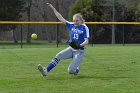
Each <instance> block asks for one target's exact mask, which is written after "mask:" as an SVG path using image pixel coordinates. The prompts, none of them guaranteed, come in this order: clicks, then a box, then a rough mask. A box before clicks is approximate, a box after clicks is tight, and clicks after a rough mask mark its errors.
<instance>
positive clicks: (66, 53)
mask: <svg viewBox="0 0 140 93" xmlns="http://www.w3.org/2000/svg"><path fill="white" fill-rule="evenodd" d="M68 58H72V49H71V48H70V47H68V48H66V49H64V50H62V51H60V52H59V53H58V54H57V55H56V56H55V57H54V58H53V59H52V60H51V62H50V64H48V66H47V67H43V66H42V65H40V64H39V65H38V69H39V71H40V72H41V73H42V75H43V76H46V75H47V73H48V72H49V71H50V70H51V69H53V68H54V67H55V66H56V65H57V64H58V63H59V61H60V60H61V59H68Z"/></svg>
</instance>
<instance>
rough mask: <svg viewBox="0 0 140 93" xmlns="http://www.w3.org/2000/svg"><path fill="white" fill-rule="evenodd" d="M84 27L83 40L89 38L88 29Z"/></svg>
mask: <svg viewBox="0 0 140 93" xmlns="http://www.w3.org/2000/svg"><path fill="white" fill-rule="evenodd" d="M84 26H85V33H84V38H89V28H88V27H87V25H84Z"/></svg>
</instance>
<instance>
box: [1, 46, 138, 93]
mask: <svg viewBox="0 0 140 93" xmlns="http://www.w3.org/2000/svg"><path fill="white" fill-rule="evenodd" d="M32 46H33V47H32ZM0 47H1V49H0V93H140V46H139V45H127V46H122V45H111V46H110V45H94V46H93V47H88V48H87V49H86V51H85V58H84V60H83V63H82V64H81V65H80V68H81V69H80V73H79V75H77V76H74V75H69V74H68V72H67V67H68V65H69V64H70V62H71V59H69V60H62V61H60V63H59V64H58V65H57V66H56V67H55V68H54V69H53V70H52V71H51V72H50V73H49V74H48V76H47V77H46V78H43V77H42V76H41V74H40V73H39V71H38V70H37V65H38V64H42V65H44V66H46V65H47V64H48V63H49V62H50V60H51V59H52V58H53V56H54V55H55V54H56V53H57V52H59V51H60V50H62V49H64V48H65V47H66V46H62V47H59V48H55V47H52V48H51V47H40V48H39V47H38V46H37V47H36V46H35V45H30V47H32V48H29V46H26V45H24V48H22V49H21V48H15V47H14V48H5V47H4V45H2V46H0ZM19 47H20V46H19ZM3 48H5V49H3Z"/></svg>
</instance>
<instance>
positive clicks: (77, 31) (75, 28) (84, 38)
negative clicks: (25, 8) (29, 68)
mask: <svg viewBox="0 0 140 93" xmlns="http://www.w3.org/2000/svg"><path fill="white" fill-rule="evenodd" d="M47 5H48V6H49V7H50V8H51V9H52V10H53V12H54V14H55V15H56V17H57V18H58V19H59V20H60V21H61V22H63V23H64V24H65V25H66V27H67V28H68V30H69V32H70V42H72V41H73V40H74V41H76V42H77V43H78V48H77V47H76V48H74V47H72V46H69V47H68V48H66V49H64V50H62V51H60V52H59V53H58V54H57V55H56V56H54V58H53V59H52V60H51V62H50V63H49V64H48V66H47V67H43V66H42V65H41V64H39V65H38V70H39V71H40V72H41V74H42V75H43V76H47V74H48V72H50V70H52V69H53V68H54V67H55V66H56V65H57V64H58V63H59V61H60V60H62V59H69V58H72V62H71V63H70V65H69V67H68V72H69V74H74V75H77V74H78V72H79V65H80V63H81V62H82V59H83V57H84V50H85V46H86V45H87V44H88V42H89V40H88V38H89V29H88V27H87V26H86V25H85V24H84V19H83V17H82V16H81V14H79V13H77V14H75V15H74V16H73V22H69V21H67V20H66V19H64V18H63V17H62V15H61V14H60V13H59V12H58V11H57V10H56V9H55V8H54V7H53V6H52V5H51V4H50V3H47Z"/></svg>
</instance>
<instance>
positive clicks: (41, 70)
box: [38, 64, 48, 77]
mask: <svg viewBox="0 0 140 93" xmlns="http://www.w3.org/2000/svg"><path fill="white" fill-rule="evenodd" d="M38 70H39V71H40V73H41V74H42V75H43V76H44V77H45V76H47V74H48V72H47V69H46V68H45V67H43V66H42V65H41V64H38Z"/></svg>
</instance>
